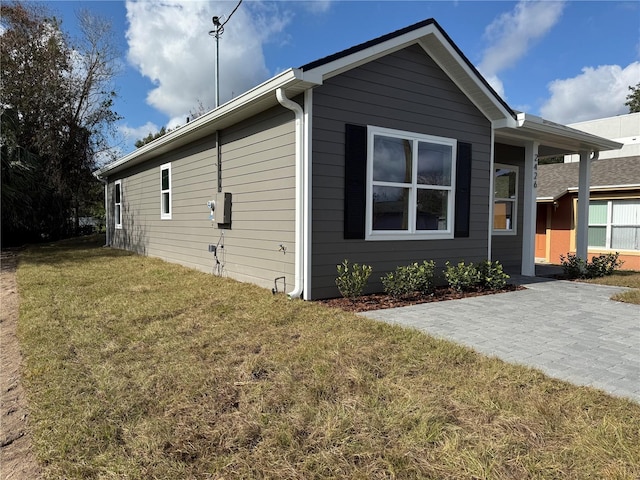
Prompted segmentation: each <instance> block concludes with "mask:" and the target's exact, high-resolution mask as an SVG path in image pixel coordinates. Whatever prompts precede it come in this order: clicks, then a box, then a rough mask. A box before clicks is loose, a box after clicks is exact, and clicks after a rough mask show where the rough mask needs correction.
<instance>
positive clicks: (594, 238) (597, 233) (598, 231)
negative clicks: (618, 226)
mask: <svg viewBox="0 0 640 480" xmlns="http://www.w3.org/2000/svg"><path fill="white" fill-rule="evenodd" d="M587 244H588V245H589V246H590V247H606V246H607V227H589V238H588V239H587Z"/></svg>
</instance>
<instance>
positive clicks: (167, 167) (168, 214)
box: [160, 163, 173, 220]
mask: <svg viewBox="0 0 640 480" xmlns="http://www.w3.org/2000/svg"><path fill="white" fill-rule="evenodd" d="M165 170H168V171H169V173H168V179H169V188H165V189H163V188H162V172H164V171H165ZM171 183H172V179H171V163H165V164H164V165H160V218H161V219H162V220H171V214H172V212H173V206H172V198H171V197H172V194H171ZM165 195H168V198H169V200H168V202H167V206H168V208H169V211H168V212H165V210H164V196H165Z"/></svg>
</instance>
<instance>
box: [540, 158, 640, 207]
mask: <svg viewBox="0 0 640 480" xmlns="http://www.w3.org/2000/svg"><path fill="white" fill-rule="evenodd" d="M579 166H580V164H579V163H578V162H575V163H556V164H553V165H540V166H538V192H537V198H538V201H541V200H556V199H557V198H560V197H561V196H562V195H564V194H565V193H567V191H568V190H569V189H571V188H578V169H579ZM627 185H640V156H635V157H622V158H606V159H600V160H593V161H592V162H591V188H594V187H605V186H627Z"/></svg>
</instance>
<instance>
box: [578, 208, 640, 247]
mask: <svg viewBox="0 0 640 480" xmlns="http://www.w3.org/2000/svg"><path fill="white" fill-rule="evenodd" d="M588 244H589V247H594V248H603V249H610V250H640V199H620V200H592V201H591V202H589V240H588Z"/></svg>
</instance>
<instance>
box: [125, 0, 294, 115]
mask: <svg viewBox="0 0 640 480" xmlns="http://www.w3.org/2000/svg"><path fill="white" fill-rule="evenodd" d="M234 6H235V5H234V3H232V2H220V1H214V0H207V1H189V0H164V1H163V2H149V1H144V0H128V1H127V2H126V8H127V19H128V21H129V28H128V30H127V34H126V35H127V40H128V43H129V52H128V59H129V62H130V63H131V64H132V65H133V66H134V67H135V68H137V69H138V71H139V72H140V73H141V74H142V75H144V76H146V77H148V78H149V79H151V81H152V82H153V83H154V84H155V88H153V89H152V90H151V91H150V92H149V94H148V96H147V103H149V104H150V105H151V106H153V107H154V108H156V109H157V110H159V111H161V112H162V113H164V114H166V115H167V116H169V117H171V118H172V120H171V122H169V124H170V125H171V124H172V123H179V124H183V123H184V120H185V118H186V116H188V113H189V111H190V110H193V109H194V108H195V107H196V106H197V105H198V102H202V104H203V105H205V106H206V107H213V106H214V104H215V63H216V58H215V39H214V38H213V37H212V36H209V34H208V32H209V31H211V30H213V28H214V27H213V23H212V21H211V17H212V16H213V15H218V16H220V17H221V18H222V21H223V22H224V20H225V18H226V17H224V15H227V16H228V15H229V14H230V13H231V10H232V9H233V7H234ZM278 8H279V7H278V6H277V5H276V4H269V5H267V4H265V3H263V2H245V3H243V4H242V5H241V7H240V8H239V9H238V10H237V11H236V12H235V13H234V15H233V17H232V19H231V21H230V22H229V23H228V24H227V25H225V27H224V33H223V34H222V35H221V37H220V44H219V46H220V102H221V103H224V102H226V101H228V100H230V99H231V98H232V96H235V95H239V94H240V93H243V92H244V91H246V90H248V89H250V88H251V87H253V86H255V85H257V84H259V83H260V82H262V81H264V80H266V79H267V78H268V77H269V76H270V73H269V71H268V69H267V67H266V64H265V59H264V55H263V50H262V45H263V43H264V42H266V41H268V40H269V38H271V36H273V35H274V34H275V33H278V32H279V31H281V30H282V29H283V28H284V26H285V25H286V24H287V22H288V21H289V18H290V17H288V16H287V15H286V14H275V12H274V10H275V9H278ZM274 18H278V19H279V20H278V21H276V22H274V21H273V19H274ZM179 119H180V120H179Z"/></svg>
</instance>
